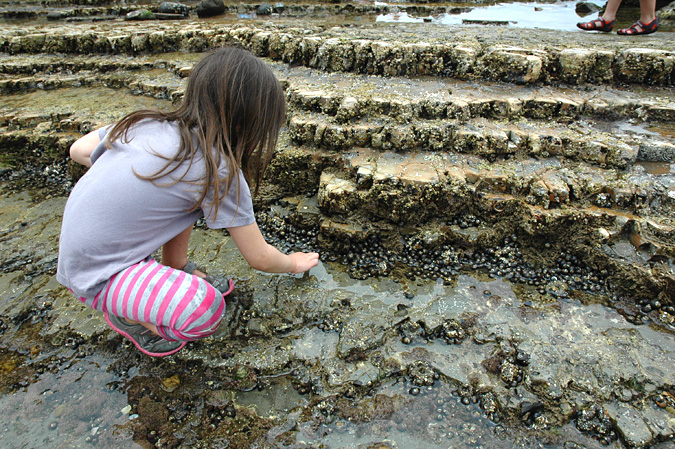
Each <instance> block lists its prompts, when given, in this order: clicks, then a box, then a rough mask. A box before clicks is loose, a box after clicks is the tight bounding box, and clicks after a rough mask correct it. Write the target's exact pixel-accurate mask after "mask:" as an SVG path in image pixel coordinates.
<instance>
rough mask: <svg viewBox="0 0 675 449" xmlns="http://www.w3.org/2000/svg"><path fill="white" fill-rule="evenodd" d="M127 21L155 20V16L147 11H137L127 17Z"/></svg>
mask: <svg viewBox="0 0 675 449" xmlns="http://www.w3.org/2000/svg"><path fill="white" fill-rule="evenodd" d="M125 19H126V20H154V19H155V15H154V14H153V13H151V12H150V11H148V10H147V9H137V10H136V11H131V12H130V13H128V14H127V15H126V17H125Z"/></svg>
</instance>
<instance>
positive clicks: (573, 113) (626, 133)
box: [0, 53, 675, 224]
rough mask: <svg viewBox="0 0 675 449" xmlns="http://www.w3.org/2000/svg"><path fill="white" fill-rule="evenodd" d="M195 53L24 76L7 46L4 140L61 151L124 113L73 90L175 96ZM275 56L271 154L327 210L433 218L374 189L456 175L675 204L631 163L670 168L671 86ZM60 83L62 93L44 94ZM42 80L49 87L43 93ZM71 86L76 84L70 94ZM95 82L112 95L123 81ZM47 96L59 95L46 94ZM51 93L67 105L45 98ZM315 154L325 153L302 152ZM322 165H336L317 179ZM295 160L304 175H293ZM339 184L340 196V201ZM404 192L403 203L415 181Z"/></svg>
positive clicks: (628, 205) (498, 186)
mask: <svg viewBox="0 0 675 449" xmlns="http://www.w3.org/2000/svg"><path fill="white" fill-rule="evenodd" d="M198 57H199V56H198V55H185V54H182V53H178V54H176V55H174V57H173V58H156V57H146V58H128V57H116V58H113V59H112V60H110V61H106V62H96V59H95V58H75V60H72V59H64V58H58V57H41V58H38V59H37V64H35V69H34V71H35V74H34V75H32V76H29V77H23V78H19V79H16V78H12V76H13V75H14V74H16V73H25V72H27V71H28V67H30V65H31V60H32V59H33V58H32V57H25V56H22V57H11V58H8V60H7V61H5V62H4V63H3V64H2V65H0V70H1V71H2V72H3V75H2V76H3V77H5V78H6V79H4V80H2V81H1V82H2V83H3V86H4V93H9V92H24V93H23V94H20V95H14V96H11V95H10V96H7V97H5V98H7V99H8V100H7V101H5V105H6V106H5V108H3V109H4V111H3V112H4V113H3V116H2V120H1V121H0V122H1V124H2V125H3V126H4V127H5V130H6V132H4V133H3V135H2V138H3V142H4V144H5V145H4V146H5V149H6V150H7V149H8V148H17V149H18V150H19V151H20V150H21V149H22V148H23V147H26V148H32V149H36V148H41V147H50V145H48V144H47V143H48V142H51V147H52V148H54V149H56V150H57V152H56V154H58V153H63V152H64V151H65V150H66V149H67V147H68V146H69V145H70V143H71V142H72V140H73V139H74V138H76V137H77V135H76V134H75V133H77V132H81V133H83V132H86V131H87V130H90V129H93V128H94V127H96V126H100V125H103V124H106V123H109V122H110V121H113V120H115V119H116V118H117V117H115V116H112V115H111V114H107V115H105V116H98V117H97V116H96V114H94V115H92V114H91V113H89V112H87V114H81V113H80V107H84V108H85V110H87V111H90V110H91V109H92V107H91V105H90V104H87V101H89V102H91V101H93V100H94V97H96V100H95V101H98V99H99V98H100V96H99V95H94V96H91V95H87V94H85V95H82V97H81V98H79V99H78V98H77V93H76V90H73V88H74V87H75V86H78V87H87V88H88V89H91V88H93V87H96V88H101V87H102V86H105V87H109V88H115V89H120V88H123V89H122V90H123V91H124V92H128V91H131V92H132V93H136V94H138V93H142V94H145V95H147V96H152V97H158V98H174V99H175V98H178V97H180V95H181V92H182V88H183V85H184V81H183V79H182V76H184V75H186V74H187V73H188V72H189V67H190V65H191V64H192V63H194V61H195V60H196V59H197V58H198ZM273 67H274V68H275V70H277V73H278V75H279V76H280V78H282V79H283V80H284V84H285V85H286V91H287V96H288V99H289V105H290V114H289V127H288V134H287V135H288V137H289V139H290V142H287V143H286V145H284V146H282V147H281V151H280V152H279V154H278V156H277V162H276V170H275V171H273V172H272V173H273V175H272V177H273V182H275V183H278V184H279V185H281V186H283V187H284V188H287V190H286V191H285V193H286V194H289V195H293V194H301V193H305V192H316V191H317V190H321V192H322V193H323V196H322V199H323V201H322V203H321V205H322V207H323V208H324V209H325V210H326V211H330V212H333V213H335V212H338V211H341V212H343V213H347V212H351V211H352V210H355V209H357V208H358V206H356V205H357V204H367V205H369V209H370V210H372V211H374V212H376V215H378V216H382V217H384V218H388V219H390V220H392V221H394V222H399V223H400V222H402V221H403V222H409V223H413V224H414V223H415V221H419V222H422V221H424V220H426V219H428V218H430V217H429V216H428V213H431V212H432V209H429V212H428V213H422V214H421V215H418V214H409V213H408V212H410V211H411V210H414V208H413V209H410V208H409V207H405V208H403V209H402V210H401V209H400V208H395V209H387V207H388V206H384V205H377V204H374V203H373V201H374V198H377V195H375V194H374V193H373V192H376V191H378V190H380V189H382V188H383V186H389V187H387V188H390V187H391V186H396V185H406V186H413V187H412V190H418V189H421V190H425V189H431V190H430V191H435V193H434V194H433V195H436V196H438V195H440V194H441V192H443V191H445V190H447V186H448V185H452V186H454V187H453V189H455V190H456V189H460V190H464V189H468V190H470V191H473V190H476V189H477V191H478V192H485V193H499V194H510V195H515V196H516V197H521V198H525V199H526V201H527V202H528V203H530V204H533V205H538V206H541V207H544V208H555V207H560V206H561V205H569V204H577V205H589V204H591V205H595V206H600V207H617V208H619V209H621V210H625V211H627V212H630V213H635V212H637V211H645V210H648V211H649V212H650V213H652V214H657V215H662V216H668V215H669V214H670V212H671V208H672V196H673V193H672V192H671V190H672V186H671V177H670V176H660V177H659V176H650V175H649V173H648V172H647V171H645V169H644V165H637V166H635V164H636V161H646V162H662V163H664V167H665V166H667V165H668V164H669V163H670V162H672V161H673V158H674V156H675V146H674V145H673V138H672V130H670V131H669V129H668V123H667V122H668V121H669V120H668V119H669V117H670V116H673V115H675V106H673V99H672V97H673V94H672V91H671V90H670V89H660V88H652V89H642V90H641V91H640V92H639V93H632V92H630V91H625V90H618V89H611V88H606V87H605V88H589V89H587V90H586V92H578V91H571V90H567V89H557V88H553V87H542V88H531V87H522V88H518V87H513V86H511V87H509V88H506V87H504V86H499V85H497V86H490V87H488V86H487V85H484V84H480V83H467V82H460V81H443V80H433V79H421V80H411V79H399V78H381V77H377V76H354V75H348V74H342V75H329V74H323V73H322V72H317V71H313V70H308V69H303V68H294V69H292V68H287V67H285V66H283V65H280V64H273ZM52 89H59V92H61V93H56V91H55V92H53V93H51V94H50V93H49V92H51V90H52ZM41 90H44V95H39V94H38V92H39V91H41ZM26 92H30V93H26ZM63 92H69V93H68V94H66V97H65V101H64V99H63ZM100 92H101V94H100V95H103V96H112V95H115V94H114V92H115V90H106V89H103V90H101V91H100ZM106 92H108V93H106ZM125 95H126V97H125V98H130V97H129V96H128V94H125ZM31 96H36V98H38V97H40V96H41V97H43V98H45V100H44V101H41V104H40V105H41V107H40V111H39V112H36V113H31V112H28V111H30V109H31V107H32V106H31V101H27V100H24V101H19V103H17V106H18V105H20V108H21V109H22V112H18V113H17V112H15V110H16V108H13V107H12V105H13V104H14V103H13V102H12V101H11V100H10V99H11V98H22V97H25V98H30V97H31ZM49 96H51V97H52V100H46V98H47V97H49ZM49 101H54V102H55V104H57V103H61V107H60V108H59V107H55V108H54V109H51V108H50V107H49V106H47V104H48V103H49ZM133 103H140V99H139V100H138V101H136V100H134V101H133ZM159 104H160V105H162V106H167V105H166V104H162V103H159ZM73 105H77V107H73ZM94 109H95V108H94ZM102 109H104V110H105V109H108V108H102ZM127 109H132V108H127ZM115 111H116V112H117V110H116V109H115ZM97 118H98V120H97ZM660 122H665V123H664V124H663V125H659V123H660ZM653 124H656V125H655V126H656V127H657V128H656V130H657V131H659V128H658V127H659V126H661V128H662V129H660V131H661V133H660V134H659V133H658V132H655V131H652V130H650V129H649V127H650V125H653ZM664 127H665V128H664ZM669 133H670V134H669ZM355 148H356V149H357V150H356V151H352V150H353V149H355ZM336 150H337V151H336ZM355 155H357V156H355ZM318 159H321V160H323V162H322V163H321V164H316V163H312V164H313V165H312V164H309V163H308V162H307V161H312V160H314V161H316V160H318ZM5 161H6V162H17V161H18V159H13V160H11V161H8V160H7V154H6V155H5ZM48 162H49V161H48ZM310 165H311V166H310ZM326 168H330V169H331V170H332V171H334V172H337V173H334V174H333V175H331V176H328V175H326V176H324V177H323V178H324V179H323V181H320V178H321V176H322V175H321V174H322V172H323V171H324V170H325V169H326ZM648 168H649V169H650V170H651V169H653V168H654V167H648ZM656 168H657V169H658V167H656ZM616 169H627V170H628V171H617V170H616ZM661 170H663V168H661ZM289 171H290V172H292V173H293V175H294V177H301V178H302V179H306V180H307V182H306V183H305V184H303V185H302V186H299V185H298V184H297V183H292V184H290V185H287V184H288V183H287V182H286V181H285V179H289V176H288V174H289ZM341 171H342V174H340V172H341ZM669 172H670V170H667V173H666V175H667V174H669ZM293 179H295V178H293ZM336 180H339V181H336ZM336 182H337V184H336ZM343 184H344V185H343ZM336 185H339V186H340V187H335V186H336ZM441 186H446V187H441ZM459 186H462V187H459ZM336 188H337V191H339V195H343V196H344V197H343V198H342V200H341V201H338V198H337V197H336V193H335V191H336ZM373 189H374V190H373ZM399 190H400V189H399ZM398 195H399V196H400V200H401V201H408V202H409V200H408V197H409V196H410V194H409V193H408V194H405V195H403V194H402V192H400V191H398ZM413 197H414V195H413ZM338 204H339V205H338ZM350 205H351V206H350ZM414 205H415V204H414V203H413V204H411V206H414ZM371 206H372V207H371ZM417 206H420V208H422V209H423V207H422V206H421V205H419V204H418V205H417ZM383 207H384V208H383ZM383 214H384V215H383ZM402 217H405V219H403V218H402Z"/></svg>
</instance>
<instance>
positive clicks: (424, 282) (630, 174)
mask: <svg viewBox="0 0 675 449" xmlns="http://www.w3.org/2000/svg"><path fill="white" fill-rule="evenodd" d="M663 3H664V2H659V5H658V6H659V7H663V9H661V10H660V11H661V12H659V14H660V15H661V29H660V30H659V32H657V33H656V34H654V35H651V36H646V37H620V36H617V35H616V34H614V33H610V34H593V33H583V32H580V31H575V30H574V23H576V22H577V21H579V20H582V19H580V18H579V17H577V16H576V14H575V12H574V10H575V4H574V2H567V3H563V4H560V3H558V4H546V3H543V4H527V3H525V4H518V5H516V4H514V5H511V6H510V7H512V8H516V7H518V8H524V10H527V11H528V12H527V13H525V14H523V17H521V18H519V19H518V20H511V19H509V18H508V17H507V16H506V14H507V12H508V7H507V8H506V9H505V10H504V11H505V12H504V14H505V16H504V17H501V18H500V20H496V19H494V18H491V19H485V20H484V19H480V18H478V19H477V18H476V17H475V16H473V15H472V14H475V13H476V12H477V11H479V10H480V8H482V7H485V5H483V4H481V2H480V1H478V2H474V3H463V4H451V3H444V2H429V3H426V2H421V1H420V2H412V1H411V2H409V3H406V2H393V3H380V2H370V1H355V2H346V1H340V0H334V1H321V0H314V1H312V0H309V1H303V2H297V3H292V2H283V3H272V4H264V3H263V4H261V3H228V2H225V3H224V4H222V3H221V2H218V1H204V2H197V1H186V2H183V3H182V4H163V5H160V3H159V2H156V3H152V2H144V1H140V0H139V1H115V0H41V1H38V0H24V1H23V2H11V1H8V2H2V4H0V13H1V15H2V19H0V20H1V21H2V27H1V28H0V182H1V188H2V194H1V195H0V242H1V247H0V411H1V413H2V418H0V439H1V441H2V444H1V445H2V446H3V447H7V448H27V447H52V448H74V447H78V448H88V447H97V448H118V447H140V448H155V447H156V448H237V449H244V448H360V449H366V448H368V449H375V448H378V449H379V448H389V449H393V448H400V449H404V448H406V449H407V448H425V449H426V448H432V449H435V448H506V447H519V448H563V449H573V448H599V447H613V448H666V447H673V446H672V445H673V436H674V435H675V309H674V307H675V276H674V274H673V267H674V262H675V261H674V259H673V258H674V257H675V219H674V218H673V217H675V176H674V174H673V173H674V166H673V163H674V159H675V92H674V91H673V85H674V84H675V33H673V24H674V22H675V16H674V15H673V8H672V5H671V6H667V5H664V4H663ZM636 5H637V2H633V4H632V5H631V3H630V2H628V3H627V4H626V5H624V6H623V7H622V13H623V14H624V15H623V16H621V17H620V20H619V22H622V23H617V26H628V25H630V24H631V23H632V22H633V21H634V20H636V19H637V17H638V15H639V14H638V12H637V11H638V10H637V7H636ZM600 6H602V5H600ZM497 7H498V5H491V6H488V7H487V8H488V9H489V8H497ZM549 8H558V9H559V10H560V11H563V12H565V11H567V16H566V17H568V19H565V20H566V22H567V24H566V25H565V26H564V27H563V26H561V29H556V28H555V26H553V25H551V27H553V29H545V28H547V27H546V21H547V20H548V19H547V17H549V16H546V15H545V14H547V11H548V9H549ZM537 14H541V16H540V17H543V19H540V20H541V21H542V28H536V27H534V26H530V27H527V26H519V23H520V24H521V25H522V22H519V20H520V21H524V20H526V19H531V17H528V16H533V17H535V18H536V17H537ZM551 17H553V16H551ZM593 17H594V16H589V17H588V18H587V19H584V20H588V19H590V18H593ZM550 20H551V24H553V18H551V19H550ZM223 45H239V46H242V47H244V48H247V49H249V50H251V51H252V52H253V53H254V54H256V55H258V56H260V57H261V58H263V59H264V60H265V61H266V63H268V64H269V66H270V67H271V68H272V69H273V70H274V72H275V73H276V74H277V76H278V77H279V79H280V80H281V81H282V84H283V86H284V89H285V92H286V95H287V100H288V107H289V111H288V122H287V127H286V128H285V129H284V130H283V132H282V135H281V139H280V143H279V147H278V151H277V153H276V155H275V158H274V160H273V163H272V166H271V167H270V169H269V171H268V173H267V174H266V182H265V185H264V187H263V189H262V194H261V195H260V196H259V197H258V198H257V199H256V207H257V216H258V222H259V224H260V226H261V228H262V229H263V231H264V233H265V235H266V237H267V238H268V240H269V241H270V242H273V243H274V244H275V245H277V246H279V247H280V248H282V249H283V250H284V251H292V250H297V249H312V250H316V251H319V252H320V253H321V255H322V256H321V257H322V263H321V264H320V265H319V267H317V268H316V269H313V270H312V271H311V272H310V273H309V274H305V275H303V276H286V275H266V274H262V273H259V272H256V271H254V270H252V269H250V268H249V267H248V266H247V265H246V263H245V262H244V261H243V259H242V258H241V257H240V256H239V254H238V252H237V251H236V248H235V247H234V244H233V243H232V242H231V240H230V239H229V237H228V235H227V232H224V231H214V230H209V229H206V228H205V227H204V226H203V224H202V223H197V225H196V229H195V232H194V233H193V241H192V242H191V245H190V256H191V258H192V260H194V261H195V262H197V263H198V264H199V265H200V267H203V269H204V270H205V271H208V272H209V273H211V274H214V275H220V276H230V277H233V278H234V279H235V280H236V283H237V284H236V285H237V287H236V289H235V292H234V294H233V295H231V297H229V298H228V310H227V317H226V320H225V321H224V324H223V325H222V326H221V328H220V329H219V331H218V333H217V335H215V336H213V337H211V338H209V339H206V340H203V341H199V342H194V343H190V344H188V346H187V347H186V348H185V349H184V350H183V351H181V352H179V353H178V354H176V355H174V356H171V357H168V358H165V359H151V358H148V357H146V356H143V355H141V354H140V353H139V352H138V351H136V350H135V348H134V347H133V346H132V345H130V344H129V343H128V342H127V341H125V340H124V339H122V338H121V337H120V336H119V335H118V334H116V333H114V332H113V331H111V330H110V329H109V328H107V326H106V325H105V323H104V321H103V319H102V318H101V316H100V315H98V314H96V313H94V312H92V311H91V310H89V309H86V308H85V307H84V306H82V305H80V304H79V302H78V301H76V300H75V299H74V298H72V297H71V295H70V293H69V292H68V291H67V290H66V289H64V288H63V287H61V286H59V285H58V284H57V283H56V281H55V280H54V273H55V266H56V259H57V247H58V235H59V231H60V223H61V214H62V211H63V207H64V204H65V201H66V197H67V194H68V192H69V191H70V189H71V188H72V186H73V185H74V183H75V182H77V179H78V178H79V176H81V175H82V174H83V169H82V168H81V167H78V166H76V164H73V163H72V162H70V161H69V160H68V157H67V151H68V148H69V146H70V144H71V143H72V142H73V141H74V140H75V139H77V138H78V137H79V136H81V135H83V134H84V133H86V132H88V131H90V130H93V129H95V128H97V127H98V126H101V125H104V124H108V123H111V122H113V121H115V120H117V119H119V118H120V117H122V116H123V115H124V114H125V113H128V112H131V111H133V110H136V109H140V108H146V107H157V108H168V107H171V105H172V103H175V102H176V101H179V100H180V98H181V95H182V90H183V89H184V83H185V77H186V76H187V75H188V74H189V72H190V68H191V67H192V66H193V65H194V63H195V62H196V61H197V60H198V59H199V58H200V57H201V55H202V54H203V53H204V52H206V51H208V50H209V49H210V48H214V47H218V46H223ZM96 231H97V232H102V233H105V232H106V230H105V229H100V230H96Z"/></svg>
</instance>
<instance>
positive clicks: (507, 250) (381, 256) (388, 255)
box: [256, 211, 655, 309]
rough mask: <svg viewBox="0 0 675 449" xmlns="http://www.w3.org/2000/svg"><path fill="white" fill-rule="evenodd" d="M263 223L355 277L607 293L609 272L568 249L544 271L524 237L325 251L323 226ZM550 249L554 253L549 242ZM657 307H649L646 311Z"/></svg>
mask: <svg viewBox="0 0 675 449" xmlns="http://www.w3.org/2000/svg"><path fill="white" fill-rule="evenodd" d="M256 218H257V220H258V225H259V226H260V229H261V231H262V233H263V235H264V236H265V238H266V239H267V241H268V242H270V243H271V244H273V245H275V246H277V247H278V248H279V249H280V250H282V251H285V252H289V251H318V252H320V253H321V256H322V260H324V261H332V262H338V263H341V264H342V265H344V266H345V267H347V270H348V273H349V275H350V276H351V277H352V278H354V279H360V280H365V279H368V278H371V277H386V276H390V275H391V274H392V273H393V272H394V271H395V270H396V273H397V277H396V279H395V281H399V280H400V276H401V275H403V276H405V277H406V278H407V279H409V280H415V279H417V278H421V279H432V280H436V281H441V282H443V283H446V284H450V283H451V282H453V279H455V278H456V276H457V275H458V274H459V273H460V272H461V271H463V270H473V271H475V270H483V271H486V272H487V274H488V275H489V276H490V277H493V278H502V279H508V280H510V281H511V282H515V283H520V284H526V285H528V286H531V287H532V288H533V289H535V290H536V291H537V292H538V293H539V294H542V295H545V294H548V295H552V296H554V297H558V298H566V297H567V296H568V295H569V293H568V292H569V291H570V290H579V291H584V292H587V293H596V294H607V293H608V289H607V283H606V278H607V276H608V273H607V271H606V270H596V269H593V268H591V267H590V266H588V265H587V264H586V263H585V262H584V261H583V260H581V259H580V258H579V257H578V256H577V255H575V254H572V253H571V252H567V251H563V252H561V253H560V254H559V255H558V257H557V258H556V261H555V263H554V264H553V265H552V266H548V267H542V266H537V265H535V264H534V263H532V262H530V261H527V260H525V256H524V255H523V253H522V251H521V243H520V242H519V239H518V236H516V235H510V236H507V237H506V238H504V239H503V240H502V242H501V243H500V244H499V245H497V246H495V247H492V248H480V249H474V250H460V249H458V248H456V247H454V246H453V245H451V244H448V243H444V244H438V242H427V241H425V240H424V238H423V237H421V236H420V235H418V234H416V235H412V236H408V237H404V238H402V241H401V242H400V245H394V244H391V242H388V243H387V244H385V243H383V242H382V239H381V238H380V236H379V235H378V234H375V233H373V234H371V235H369V236H368V237H366V238H363V239H354V240H352V241H349V242H348V243H347V244H345V245H342V246H339V247H336V248H338V249H334V250H330V249H327V248H320V246H321V243H320V242H319V239H318V236H319V233H320V231H319V229H318V226H316V225H313V226H311V227H299V226H295V225H294V224H292V223H290V220H288V219H287V218H285V217H283V216H281V215H279V214H277V213H273V212H271V211H270V212H264V213H259V214H257V215H256ZM452 223H453V224H457V225H458V226H460V227H464V225H466V226H476V225H477V224H480V219H478V218H476V217H474V216H473V215H463V216H461V217H458V218H455V219H454V221H452ZM545 250H546V251H553V249H551V245H550V244H546V249H545ZM650 307H652V308H653V307H655V306H654V305H653V304H651V305H649V304H645V305H644V307H643V308H644V309H648V308H650Z"/></svg>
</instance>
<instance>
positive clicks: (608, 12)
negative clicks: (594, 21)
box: [601, 0, 656, 22]
mask: <svg viewBox="0 0 675 449" xmlns="http://www.w3.org/2000/svg"><path fill="white" fill-rule="evenodd" d="M648 1H653V2H654V5H656V0H648ZM640 4H642V1H641V2H640ZM620 5H621V0H609V1H608V2H607V6H605V12H604V13H602V16H601V17H602V18H603V19H604V20H605V22H611V21H612V20H614V19H616V12H617V11H618V10H619V6H620Z"/></svg>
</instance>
